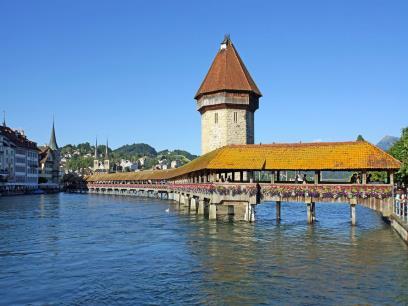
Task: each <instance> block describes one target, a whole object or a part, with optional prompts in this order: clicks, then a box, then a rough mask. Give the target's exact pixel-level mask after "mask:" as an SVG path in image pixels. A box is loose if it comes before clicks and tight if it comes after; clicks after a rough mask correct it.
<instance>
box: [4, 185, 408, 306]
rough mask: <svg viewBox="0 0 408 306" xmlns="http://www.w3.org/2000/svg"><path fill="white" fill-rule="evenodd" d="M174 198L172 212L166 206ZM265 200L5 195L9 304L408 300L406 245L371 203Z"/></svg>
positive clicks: (6, 301) (6, 293)
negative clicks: (232, 209) (247, 212)
mask: <svg viewBox="0 0 408 306" xmlns="http://www.w3.org/2000/svg"><path fill="white" fill-rule="evenodd" d="M168 208H169V211H168V212H167V211H166V210H167V209H168ZM316 211H317V219H318V222H317V223H316V224H314V225H312V226H311V225H308V224H307V223H306V208H305V205H304V204H300V203H282V219H283V220H282V222H281V223H280V224H276V221H275V220H274V218H275V206H274V203H265V204H262V205H259V206H258V207H257V211H256V218H257V221H256V222H255V223H246V222H235V223H234V222H222V221H218V222H215V221H209V220H205V219H204V218H202V217H198V216H190V215H188V214H186V213H183V212H180V211H178V210H176V209H175V204H171V203H170V202H168V201H160V200H153V199H138V198H132V197H114V196H103V195H80V194H63V193H61V194H54V195H33V196H16V197H2V198H1V197H0V297H1V298H0V305H15V304H33V305H36V304H40V305H43V304H58V305H77V304H90V305H113V304H128V305H145V304H148V305H169V304H177V305H192V304H193V305H194V304H205V305H226V304H228V305H254V304H258V305H259V304H264V305H266V304H277V305H306V304H308V305H332V304H336V305H352V304H374V305H378V304H392V305H407V304H408V246H407V245H406V244H405V243H404V242H403V241H402V240H401V239H400V238H399V237H398V236H397V234H396V233H395V232H394V231H393V230H392V229H391V228H390V226H389V225H387V224H385V223H384V222H383V221H382V220H381V218H380V217H379V216H378V215H377V214H376V213H375V212H373V211H371V210H369V209H366V208H363V207H357V218H358V219H357V222H358V225H357V226H356V227H351V226H350V223H349V207H348V206H347V205H346V204H317V205H316Z"/></svg>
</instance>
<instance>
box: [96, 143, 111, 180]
mask: <svg viewBox="0 0 408 306" xmlns="http://www.w3.org/2000/svg"><path fill="white" fill-rule="evenodd" d="M92 170H93V172H94V173H109V172H111V165H110V160H109V144H108V141H106V149H105V155H104V159H103V160H100V159H99V154H98V140H96V142H95V155H94V162H93V169H92Z"/></svg>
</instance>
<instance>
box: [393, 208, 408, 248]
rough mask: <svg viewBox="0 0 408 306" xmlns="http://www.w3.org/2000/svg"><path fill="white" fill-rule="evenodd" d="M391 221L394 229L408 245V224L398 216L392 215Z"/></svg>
mask: <svg viewBox="0 0 408 306" xmlns="http://www.w3.org/2000/svg"><path fill="white" fill-rule="evenodd" d="M389 219H390V222H391V226H392V228H393V229H394V230H395V231H396V232H397V233H398V235H400V237H401V238H402V240H404V241H405V242H406V243H407V244H408V224H407V223H406V222H404V221H403V220H402V219H401V218H400V217H398V216H397V215H396V214H392V215H391V216H390V217H389Z"/></svg>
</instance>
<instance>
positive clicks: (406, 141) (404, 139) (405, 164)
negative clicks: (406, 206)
mask: <svg viewBox="0 0 408 306" xmlns="http://www.w3.org/2000/svg"><path fill="white" fill-rule="evenodd" d="M389 153H390V154H391V155H392V156H394V157H395V158H396V159H398V160H399V161H401V162H402V166H401V169H400V170H399V171H398V172H397V177H396V179H397V182H399V183H404V184H405V186H407V185H408V127H406V128H404V129H402V133H401V138H400V139H399V140H398V141H397V142H396V143H395V144H394V145H393V146H392V147H391V149H390V150H389Z"/></svg>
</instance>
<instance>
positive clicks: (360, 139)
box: [357, 135, 365, 141]
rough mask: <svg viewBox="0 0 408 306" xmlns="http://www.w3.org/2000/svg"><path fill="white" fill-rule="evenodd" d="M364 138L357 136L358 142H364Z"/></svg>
mask: <svg viewBox="0 0 408 306" xmlns="http://www.w3.org/2000/svg"><path fill="white" fill-rule="evenodd" d="M364 140H365V139H364V137H363V136H362V135H358V136H357V141H364Z"/></svg>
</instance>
